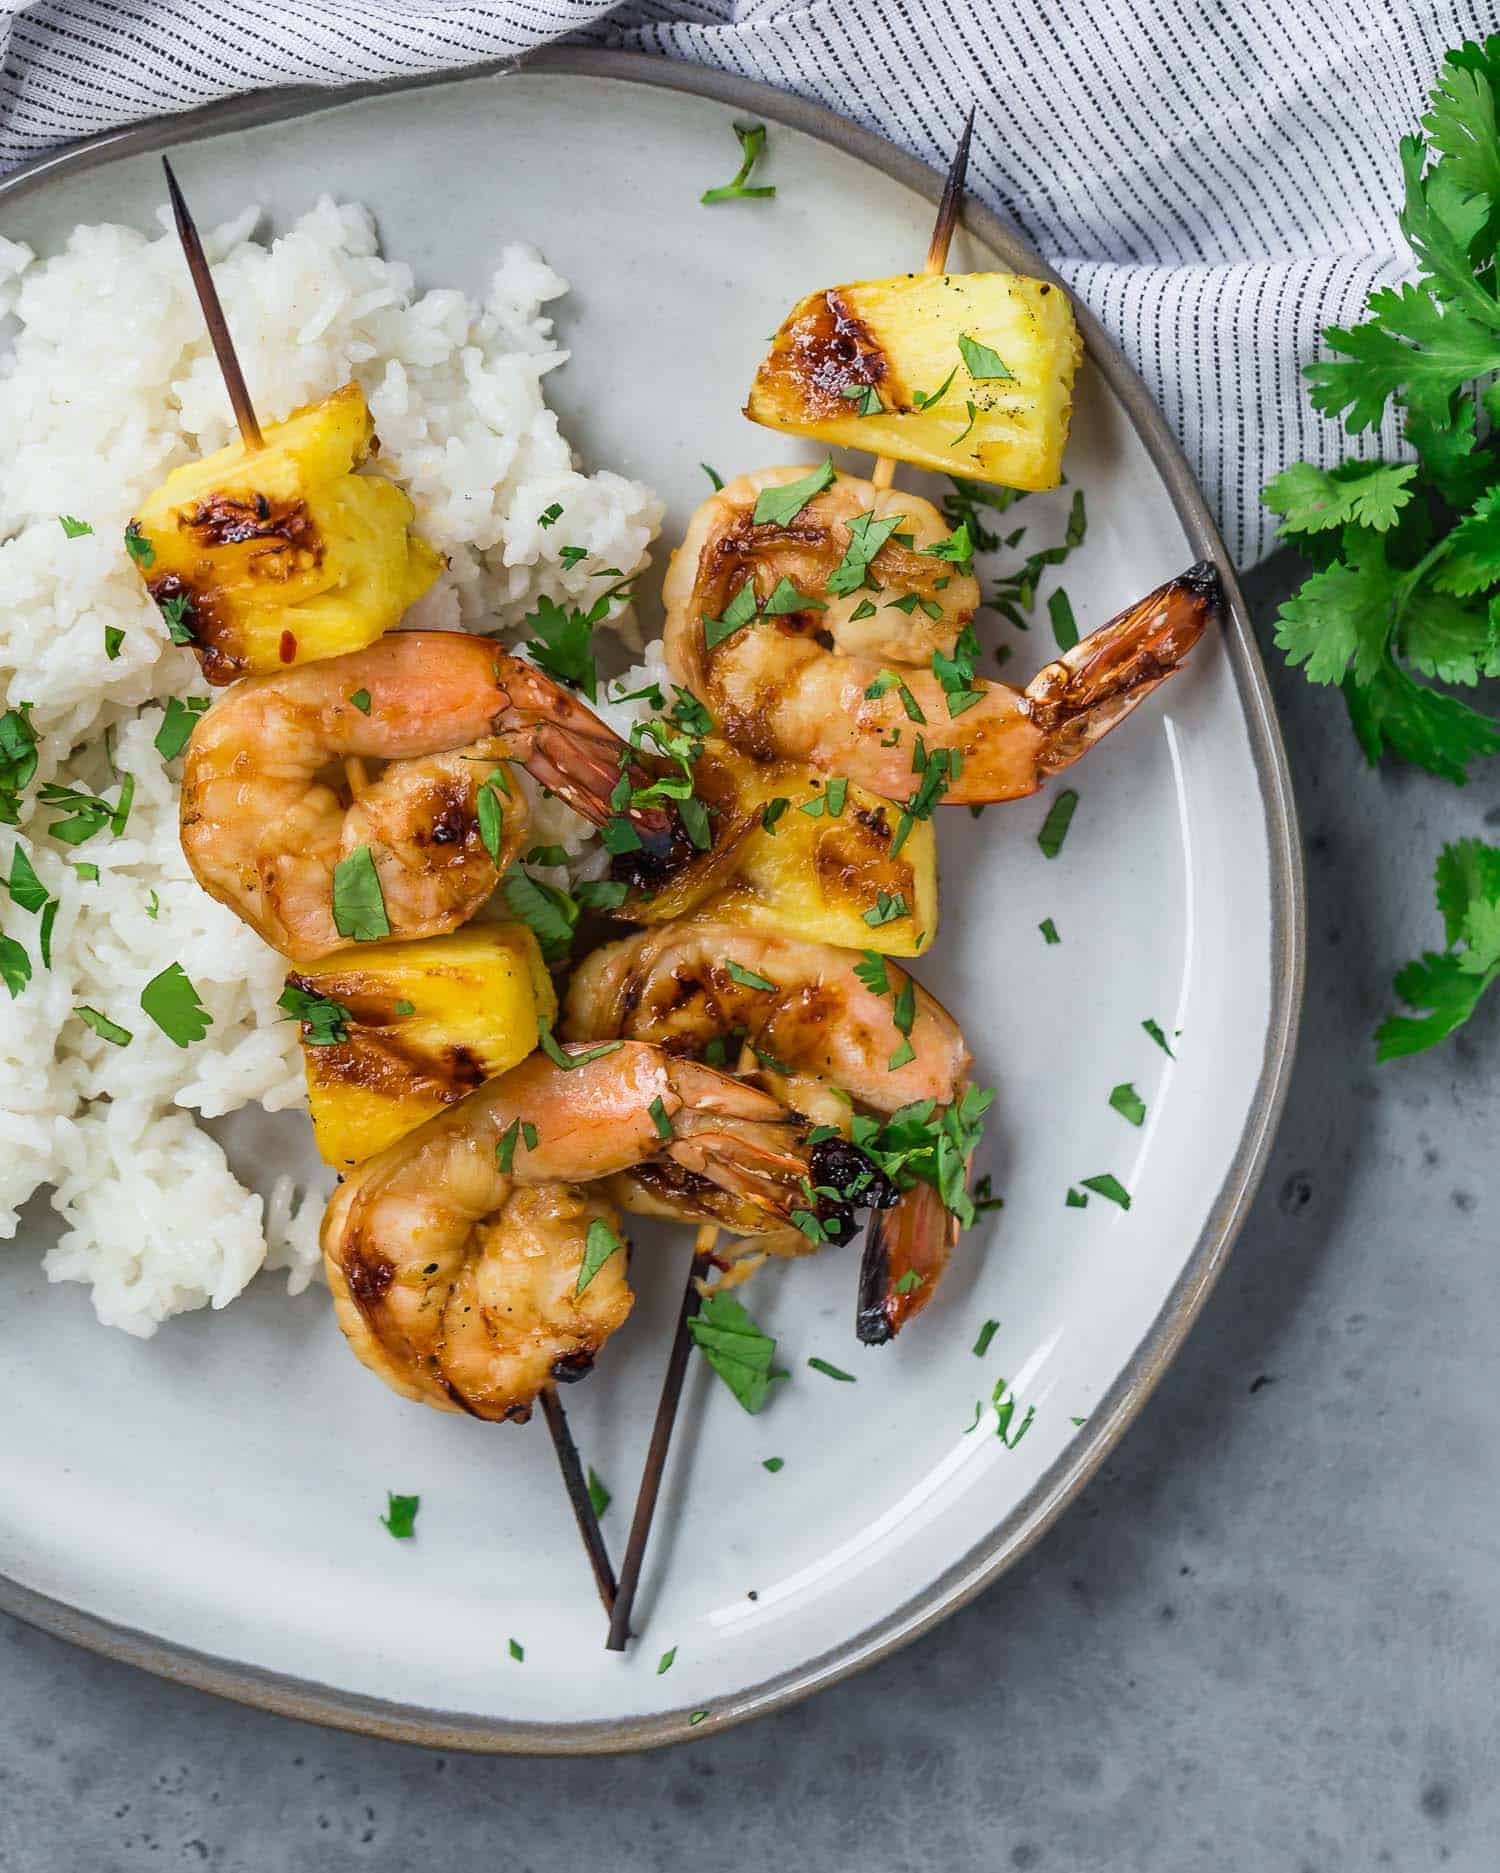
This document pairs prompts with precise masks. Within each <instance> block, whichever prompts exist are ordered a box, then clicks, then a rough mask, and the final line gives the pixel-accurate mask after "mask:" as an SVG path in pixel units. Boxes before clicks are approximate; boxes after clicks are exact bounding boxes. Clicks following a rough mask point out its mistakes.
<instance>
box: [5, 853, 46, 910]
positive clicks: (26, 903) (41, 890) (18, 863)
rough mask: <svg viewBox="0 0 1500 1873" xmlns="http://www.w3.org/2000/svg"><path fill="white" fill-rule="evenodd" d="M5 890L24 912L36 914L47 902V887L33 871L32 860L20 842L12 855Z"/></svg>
mask: <svg viewBox="0 0 1500 1873" xmlns="http://www.w3.org/2000/svg"><path fill="white" fill-rule="evenodd" d="M5 888H6V890H7V891H9V892H10V898H11V902H12V903H13V904H16V905H18V906H19V907H20V909H22V910H27V911H31V912H33V913H35V912H37V911H39V910H40V909H41V908H42V906H43V905H44V904H45V903H46V902H47V890H46V887H45V886H44V885H43V883H42V881H41V879H40V878H38V877H37V875H36V873H35V871H33V869H32V865H31V860H30V859H29V858H28V857H27V856H26V851H25V848H24V847H23V846H22V845H21V844H19V842H18V843H17V844H16V846H15V848H14V849H13V851H12V852H11V855H10V877H9V878H8V879H7V880H6V885H5Z"/></svg>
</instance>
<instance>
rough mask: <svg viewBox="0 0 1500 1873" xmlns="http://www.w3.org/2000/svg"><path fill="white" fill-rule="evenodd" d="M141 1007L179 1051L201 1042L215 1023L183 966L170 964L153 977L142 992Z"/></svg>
mask: <svg viewBox="0 0 1500 1873" xmlns="http://www.w3.org/2000/svg"><path fill="white" fill-rule="evenodd" d="M141 1007H142V1008H143V1009H144V1010H145V1012H146V1013H147V1014H148V1015H150V1017H151V1019H152V1020H153V1021H154V1022H155V1023H156V1025H157V1026H158V1027H159V1028H160V1029H161V1031H162V1033H163V1034H165V1035H166V1037H167V1039H168V1040H169V1041H171V1042H172V1043H173V1044H174V1045H175V1046H178V1047H190V1046H191V1045H192V1044H193V1042H194V1041H201V1040H202V1039H203V1036H204V1035H205V1034H206V1033H207V1032H208V1030H209V1029H210V1028H211V1027H212V1026H213V1022H214V1018H213V1016H212V1015H211V1014H210V1013H209V1012H208V1010H207V1009H206V1008H205V1007H204V1006H203V1003H202V1001H201V1000H200V999H199V996H198V991H197V989H195V988H194V987H193V985H192V982H191V981H190V980H189V978H188V974H187V971H186V970H185V969H184V968H183V966H182V964H181V963H168V964H167V966H166V968H165V969H162V970H160V971H159V972H158V973H157V974H156V975H154V976H152V978H151V980H150V981H149V982H148V983H147V984H146V986H145V987H144V988H143V989H142V990H141Z"/></svg>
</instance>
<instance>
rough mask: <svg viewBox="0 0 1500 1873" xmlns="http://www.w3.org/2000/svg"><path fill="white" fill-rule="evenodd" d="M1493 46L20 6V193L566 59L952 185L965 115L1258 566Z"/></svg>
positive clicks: (9, 22)
mask: <svg viewBox="0 0 1500 1873" xmlns="http://www.w3.org/2000/svg"><path fill="white" fill-rule="evenodd" d="M1494 19H1495V16H1494V13H1493V11H1492V8H1491V6H1489V5H1486V4H1473V3H1471V0H1424V3H1423V4H1422V5H1420V6H1418V5H1417V4H1415V3H1414V0H1298V4H1296V5H1288V4H1286V0H1234V3H1233V4H1232V5H1226V4H1224V0H1068V4H1066V5H1060V4H1058V0H1004V3H1003V4H1001V3H1000V0H814V3H813V4H812V5H803V4H798V0H630V3H627V4H626V5H624V6H621V7H611V6H610V5H609V4H608V3H607V0H261V4H258V5H256V6H239V7H235V8H232V9H229V10H227V11H226V10H225V9H223V8H218V7H206V6H204V5H202V4H201V0H0V68H3V69H0V170H5V169H7V168H10V167H14V166H15V165H16V164H19V163H24V162H26V161H28V160H30V159H31V158H34V157H36V156H39V155H41V154H42V153H43V152H45V151H47V150H51V149H55V148H57V147H58V146H59V145H62V144H65V143H70V142H73V141H75V140H76V139H78V138H80V137H85V136H88V135H90V134H92V133H93V132H95V131H98V130H104V129H107V128H110V127H111V126H114V125H118V124H124V123H128V122H130V121H131V120H133V119H135V118H140V117H146V116H150V115H153V114H155V113H158V112H162V111H180V110H187V109H190V108H192V107H193V106H195V105H200V104H205V103H207V102H209V101H210V100H211V99H213V98H219V97H223V96H225V95H226V94H228V93H233V92H242V91H251V90H256V89H259V88H261V87H264V86H270V85H279V84H320V85H339V84H345V83H350V82H354V81H357V80H364V79H381V78H394V77H399V76H403V75H409V74H415V73H420V72H426V71H437V70H451V69H453V68H455V67H461V66H464V65H469V64H473V63H477V62H479V61H481V60H484V59H493V58H496V57H500V56H505V55H509V54H514V53H518V52H523V51H526V50H529V49H530V48H532V47H534V46H537V45H540V44H543V43H545V42H546V41H548V40H553V39H558V38H562V37H564V36H568V37H572V38H575V39H581V40H584V41H587V42H590V43H595V44H610V45H620V46H627V47H633V48H635V49H638V50H645V51H649V52H655V53H658V54H661V55H663V56H665V57H668V58H680V59H690V60H694V61H696V62H698V63H700V64H705V65H712V66H716V67H718V68H719V69H720V70H723V71H730V72H737V73H740V74H741V75H743V76H746V77H751V78H759V79H763V80H765V81H766V82H767V83H769V84H772V85H776V86H778V87H780V88H781V89H783V90H787V91H795V92H798V93H800V94H801V95H802V96H803V97H807V98H813V99H816V100H817V101H818V102H819V103H822V104H825V105H827V106H828V107H829V108H830V109H831V110H834V111H838V112H841V113H842V114H843V115H844V116H846V117H850V118H853V119H854V120H855V121H856V122H858V123H861V124H863V125H865V126H866V127H868V128H870V129H872V130H876V131H879V132H880V133H881V134H882V135H884V136H886V137H888V138H890V139H891V141H893V142H895V143H899V144H900V145H901V146H902V147H903V148H904V149H907V150H909V151H911V152H912V154H914V155H916V156H918V157H920V158H921V159H922V161H924V162H926V163H928V164H930V165H932V166H933V167H934V168H937V169H942V168H944V167H946V165H947V162H948V158H949V156H950V154H951V152H952V149H953V145H954V142H955V140H956V138H957V136H958V132H959V128H960V126H961V124H962V121H963V117H964V113H965V111H966V110H967V108H968V104H969V101H970V99H971V97H972V98H974V99H976V100H977V102H978V107H979V108H978V119H977V123H976V129H975V139H974V152H973V160H972V163H971V166H970V171H969V176H970V187H971V188H972V189H973V191H974V192H975V193H976V194H977V195H978V196H980V197H981V198H982V199H983V200H984V201H985V202H987V203H988V204H989V206H990V207H991V208H993V209H996V210H997V211H998V212H999V213H1000V214H1001V215H1003V216H1005V217H1006V218H1008V219H1009V220H1010V221H1011V222H1013V223H1014V224H1015V225H1016V226H1018V227H1019V228H1021V229H1022V230H1023V231H1024V232H1025V233H1026V234H1027V235H1028V236H1029V238H1030V239H1031V240H1032V242H1033V243H1034V244H1035V245H1036V246H1037V247H1039V248H1040V249H1041V251H1042V252H1043V253H1045V254H1046V255H1047V256H1048V258H1049V259H1050V260H1051V261H1052V262H1053V264H1054V265H1055V266H1056V267H1057V269H1058V270H1059V272H1060V273H1061V274H1062V275H1063V277H1064V278H1065V279H1066V280H1068V281H1069V283H1070V284H1071V285H1072V286H1073V288H1074V289H1075V291H1076V292H1077V294H1078V295H1079V296H1080V297H1081V298H1082V299H1083V300H1085V301H1086V302H1087V303H1088V304H1089V305H1090V306H1091V307H1092V308H1093V310H1094V311H1095V313H1097V314H1098V316H1099V317H1100V318H1101V319H1102V321H1103V322H1104V324H1105V325H1106V326H1107V327H1108V328H1109V330H1110V331H1111V332H1112V333H1113V334H1114V336H1115V337H1116V338H1117V339H1118V340H1119V342H1120V344H1121V346H1122V347H1123V349H1124V350H1125V352H1126V353H1127V354H1128V356H1129V357H1130V358H1131V360H1132V361H1133V362H1134V364H1135V365H1136V367H1137V369H1138V370H1139V371H1140V372H1141V374H1142V375H1143V376H1144V378H1145V379H1146V382H1147V383H1148V384H1149V385H1150V387H1151V389H1152V391H1153V393H1154V394H1155V396H1156V397H1157V399H1158V400H1159V402H1160V403H1161V405H1162V408H1163V409H1164V410H1165V411H1166V414H1167V417H1168V419H1169V420H1170V421H1171V423H1172V424H1173V425H1174V427H1175V428H1176V430H1177V433H1178V435H1179V436H1180V437H1181V439H1182V442H1183V444H1184V446H1185V448H1186V450H1187V453H1188V457H1189V460H1190V461H1191V462H1192V464H1193V467H1194V469H1195V470H1196V472H1197V474H1198V477H1199V479H1200V481H1201V482H1202V484H1203V486H1204V488H1205V490H1206V491H1207V493H1208V496H1209V499H1210V501H1211V502H1212V503H1213V505H1214V506H1215V508H1216V509H1217V511H1218V514H1219V518H1220V521H1221V523H1222V525H1223V529H1224V535H1225V538H1226V540H1227V542H1228V544H1229V548H1230V551H1231V552H1232V553H1233V554H1234V556H1235V557H1236V559H1238V560H1239V561H1240V562H1241V563H1242V564H1250V563H1252V562H1254V561H1255V560H1257V559H1258V558H1260V557H1261V556H1262V555H1263V554H1264V553H1265V552H1266V550H1267V549H1268V545H1269V537H1270V528H1269V526H1268V523H1267V517H1266V515H1265V513H1264V510H1263V509H1262V508H1261V507H1260V504H1259V501H1258V498H1257V497H1258V494H1259V490H1260V488H1261V486H1262V484H1263V483H1264V482H1265V481H1266V480H1267V479H1268V477H1269V476H1271V475H1272V474H1274V473H1275V472H1276V471H1277V470H1278V469H1279V468H1281V467H1282V466H1283V465H1284V464H1285V463H1287V462H1288V461H1294V460H1297V459H1298V458H1304V457H1305V458H1309V459H1311V460H1313V461H1319V462H1325V463H1331V462H1333V461H1335V460H1337V459H1338V457H1339V455H1340V453H1341V452H1343V451H1344V450H1345V449H1346V448H1347V440H1346V438H1344V436H1343V434H1342V432H1341V431H1340V430H1339V429H1338V428H1337V426H1336V425H1334V424H1332V423H1329V422H1327V421H1325V420H1324V419H1322V418H1320V417H1319V416H1318V415H1317V414H1316V413H1315V412H1314V411H1313V410H1312V408H1311V406H1310V405H1309V404H1308V402H1307V400H1306V398H1305V396H1304V395H1303V394H1302V391H1301V387H1300V383H1299V379H1298V367H1299V365H1301V364H1302V363H1304V362H1305V361H1306V360H1307V359H1308V358H1309V357H1310V356H1311V355H1312V353H1313V351H1314V348H1315V345H1316V342H1317V334H1318V331H1319V329H1320V327H1322V326H1324V325H1328V324H1333V323H1347V322H1348V321H1350V320H1352V319H1354V318H1356V317H1357V316H1358V314H1359V311H1360V308H1361V307H1362V305H1363V303H1364V299H1365V296H1366V294H1367V293H1368V292H1369V291H1370V289H1371V288H1372V287H1373V286H1376V285H1379V284H1384V283H1388V282H1390V281H1391V280H1394V279H1397V278H1399V277H1400V276H1401V275H1402V273H1403V272H1404V271H1405V266H1406V262H1405V255H1404V249H1403V248H1402V245H1401V241H1400V238H1399V235H1398V233H1397V229H1396V221H1395V202H1396V199H1397V188H1398V182H1399V166H1398V162H1397V154H1396V143H1397V138H1398V137H1399V136H1400V135H1401V134H1402V133H1404V132H1405V131H1407V130H1410V129H1411V128H1413V127H1414V125H1415V122H1416V119H1417V118H1418V116H1419V115H1420V113H1421V109H1422V98H1423V94H1424V92H1425V91H1426V90H1427V88H1428V86H1429V85H1430V83H1431V82H1432V78H1433V75H1434V73H1435V71H1436V69H1437V66H1438V63H1439V61H1440V59H1441V57H1442V53H1443V51H1444V49H1445V48H1446V47H1448V46H1449V45H1456V44H1457V43H1459V41H1461V40H1463V39H1465V38H1473V37H1482V36H1483V34H1484V33H1485V31H1486V30H1487V29H1489V28H1492V27H1493V25H1494ZM3 231H4V229H3V222H0V233H3ZM1379 440H1380V444H1381V446H1383V447H1384V448H1385V449H1387V450H1390V449H1393V448H1394V447H1395V446H1396V438H1395V436H1394V434H1388V435H1385V436H1383V437H1382V438H1380V439H1379ZM1369 446H1370V447H1371V449H1372V452H1373V448H1374V446H1375V445H1374V443H1373V442H1371V443H1370V445H1369Z"/></svg>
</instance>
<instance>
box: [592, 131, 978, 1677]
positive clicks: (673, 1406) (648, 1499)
mask: <svg viewBox="0 0 1500 1873" xmlns="http://www.w3.org/2000/svg"><path fill="white" fill-rule="evenodd" d="M973 136H974V106H973V105H972V104H971V105H970V106H969V114H968V117H967V118H966V119H965V120H964V129H963V135H962V136H961V137H960V138H959V140H958V148H957V149H956V150H955V151H954V152H953V161H952V163H951V164H950V165H949V168H948V180H947V182H946V183H945V184H944V186H943V197H942V200H941V201H940V202H939V203H938V211H937V219H936V221H935V222H934V223H933V227H932V239H931V240H930V241H929V242H928V244H927V259H926V262H925V264H924V266H923V269H922V270H923V272H924V273H941V272H942V270H943V268H944V267H945V266H946V265H947V263H948V248H949V246H950V245H951V243H952V240H953V230H954V228H955V227H956V226H957V225H958V211H959V209H960V207H961V206H962V205H963V198H964V178H965V176H966V175H967V174H968V169H969V145H970V143H971V142H972V140H973ZM895 473H896V464H895V461H894V460H893V459H892V458H891V457H890V456H888V455H882V456H877V458H876V461H875V468H874V472H873V473H872V474H871V476H870V480H871V482H872V483H873V484H874V486H875V487H877V488H888V487H890V485H891V482H892V479H893V478H894V476H895ZM754 1061H755V1055H754V1051H753V1049H752V1048H750V1047H749V1046H746V1047H745V1048H744V1049H743V1051H742V1052H741V1054H740V1058H739V1063H738V1065H737V1066H736V1068H735V1071H736V1072H737V1073H747V1072H748V1071H749V1070H750V1068H751V1066H753V1065H754ZM718 1241H719V1231H718V1229H717V1228H716V1227H715V1226H714V1224H712V1223H705V1224H703V1226H702V1227H701V1228H700V1229H699V1231H698V1234H697V1236H696V1237H695V1238H694V1242H693V1260H692V1264H691V1266H690V1267H689V1269H688V1278H687V1285H686V1287H685V1288H684V1289H683V1293H682V1306H681V1308H680V1309H679V1311H678V1315H677V1332H676V1335H675V1337H674V1338H673V1341H672V1350H671V1352H670V1354H669V1355H668V1357H667V1370H666V1375H665V1377H664V1378H663V1380H662V1388H661V1398H660V1399H659V1401H658V1403H657V1407H656V1422H655V1423H654V1424H653V1426H652V1428H651V1443H650V1445H649V1447H648V1448H647V1451H646V1467H645V1469H644V1471H643V1472H642V1474H641V1483H640V1488H639V1490H638V1491H637V1492H636V1498H635V1513H634V1514H633V1515H632V1517H631V1521H630V1536H629V1539H628V1540H627V1542H626V1544H625V1558H624V1560H623V1561H622V1562H621V1564H620V1587H619V1592H618V1594H617V1595H616V1597H615V1605H614V1612H613V1614H612V1615H611V1617H610V1622H609V1637H608V1639H607V1640H606V1641H605V1646H606V1649H607V1650H609V1651H611V1652H623V1651H624V1650H625V1647H626V1645H627V1644H628V1643H629V1640H630V1615H631V1612H632V1609H633V1608H634V1605H635V1595H636V1589H637V1587H638V1586H639V1585H640V1578H641V1566H642V1564H643V1562H644V1561H645V1558H646V1544H647V1542H648V1541H649V1540H650V1538H651V1522H652V1518H653V1517H654V1515H655V1513H656V1499H657V1497H658V1496H659V1495H660V1494H661V1485H662V1478H663V1476H664V1475H665V1473H666V1467H667V1453H668V1451H669V1450H670V1448H671V1443H672V1430H673V1427H674V1425H675V1424H676V1422H677V1407H678V1403H679V1401H680V1400H681V1397H682V1386H683V1381H684V1379H685V1377H686V1374H687V1361H688V1353H689V1352H690V1351H691V1349H692V1335H691V1333H690V1332H689V1329H688V1322H689V1321H690V1320H691V1319H692V1318H693V1316H694V1315H695V1314H696V1313H697V1311H698V1308H699V1304H700V1296H699V1292H698V1283H699V1282H700V1281H702V1280H703V1279H704V1278H705V1277H706V1276H707V1274H708V1271H709V1269H710V1267H711V1266H712V1265H713V1253H714V1250H715V1248H716V1247H717V1246H718Z"/></svg>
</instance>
